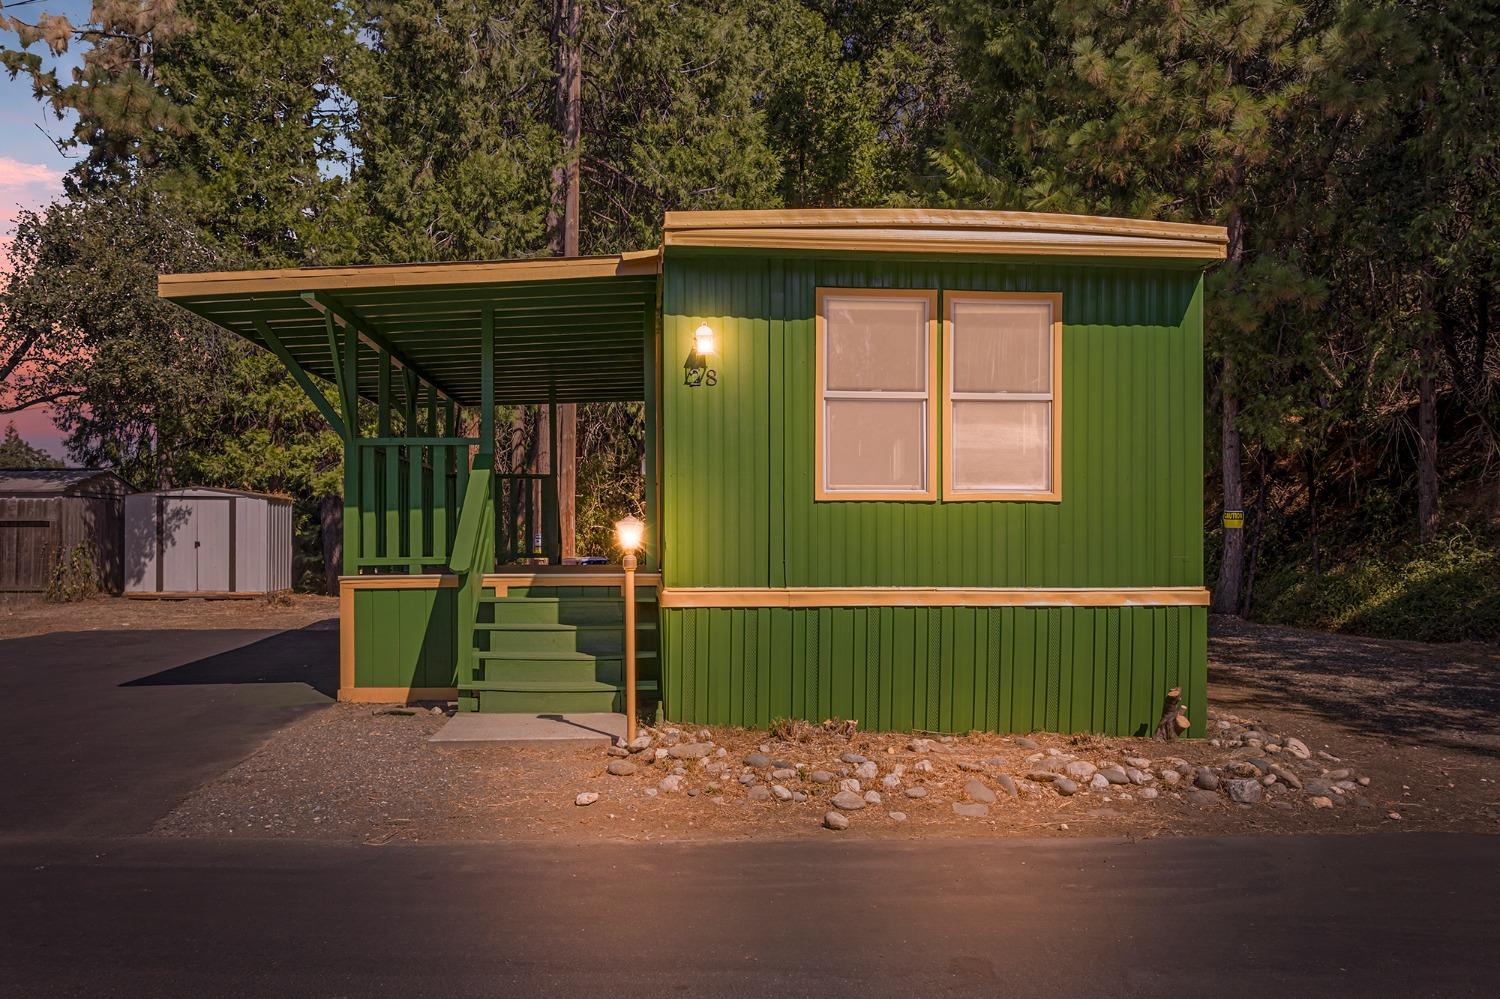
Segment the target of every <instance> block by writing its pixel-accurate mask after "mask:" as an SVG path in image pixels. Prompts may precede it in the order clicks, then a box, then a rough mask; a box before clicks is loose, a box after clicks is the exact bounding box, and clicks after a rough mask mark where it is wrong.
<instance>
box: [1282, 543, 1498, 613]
mask: <svg viewBox="0 0 1500 999" xmlns="http://www.w3.org/2000/svg"><path fill="white" fill-rule="evenodd" d="M1302 554H1303V557H1302V558H1297V559H1289V560H1287V561H1285V562H1283V563H1282V564H1281V565H1280V566H1278V567H1277V568H1276V569H1275V570H1274V571H1273V572H1271V573H1269V574H1268V575H1267V576H1266V577H1265V580H1264V582H1263V583H1261V584H1260V586H1261V592H1260V594H1259V603H1258V608H1259V609H1258V614H1257V616H1258V617H1260V618H1263V619H1264V620H1267V621H1276V622H1280V623H1283V624H1294V625H1301V626H1304V627H1314V628H1324V629H1328V630H1331V631H1343V632H1349V633H1351V634H1357V635H1371V636H1375V637H1380V638H1409V639H1415V640H1418V641H1424V642H1451V641H1461V640H1465V639H1470V640H1475V641H1489V642H1493V641H1500V546H1497V545H1496V544H1495V543H1494V541H1493V539H1486V538H1485V537H1484V536H1483V535H1481V534H1479V533H1477V532H1474V531H1470V530H1466V529H1464V528H1462V527H1456V528H1454V529H1451V530H1450V531H1448V532H1447V533H1445V534H1444V535H1441V536H1439V538H1438V539H1437V540H1436V541H1434V542H1433V543H1432V544H1429V545H1425V546H1421V547H1415V546H1398V547H1395V548H1391V549H1386V548H1383V547H1381V546H1379V545H1362V546H1360V547H1359V548H1358V549H1355V550H1354V551H1353V552H1351V555H1350V558H1349V559H1348V560H1347V561H1345V562H1341V563H1339V564H1338V565H1336V566H1334V567H1332V568H1331V569H1330V570H1329V571H1327V572H1325V573H1323V574H1322V575H1314V574H1313V573H1312V571H1311V568H1310V565H1309V563H1308V561H1307V559H1306V557H1305V552H1303V553H1302Z"/></svg>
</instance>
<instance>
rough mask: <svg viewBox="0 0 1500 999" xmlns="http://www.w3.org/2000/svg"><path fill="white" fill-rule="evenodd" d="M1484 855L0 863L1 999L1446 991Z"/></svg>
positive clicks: (1196, 843)
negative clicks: (8, 998)
mask: <svg viewBox="0 0 1500 999" xmlns="http://www.w3.org/2000/svg"><path fill="white" fill-rule="evenodd" d="M1497 897H1500V839H1496V838H1485V837H1479V836H1447V837H1444V836H1439V835H1429V834H1408V835H1400V834H1390V835H1381V836H1367V837H1324V838H1316V837H1307V838H1296V839H1271V838H1265V839H1239V840H1212V839H1199V840H1156V841H1150V842H1145V843H1123V842H1115V841H1078V840H1071V841H1060V840H1054V841H1041V842H1005V843H929V844H920V845H888V844H874V843H861V842H856V841H852V840H843V841H840V840H836V839H834V838H833V837H831V836H830V838H829V840H828V841H824V842H814V843H800V844H765V843H735V844H721V845H711V846H683V845H678V846H671V845H644V846H641V845H636V846H624V845H622V846H586V847H555V846H399V847H398V846H386V847H360V846H332V845H314V844H289V843H261V844H245V843H242V844H223V843H216V844H204V843H184V842H164V841H160V840H151V841H148V840H141V839H137V840H131V841H124V842H115V843H99V842H96V843H91V844H62V843H52V844H39V843H31V844H27V845H24V846H20V847H17V848H15V849H10V850H6V851H4V853H3V855H0V898H3V899H4V900H5V901H4V904H3V905H0V982H5V983H7V992H8V994H11V995H18V996H19V995H25V996H36V997H46V996H94V995H97V996H128V995H151V996H158V997H169V996H193V997H201V996H214V997H215V999H233V997H239V996H267V995H276V996H361V997H363V996H402V997H413V999H416V997H422V996H433V997H442V999H460V997H464V996H508V995H514V996H547V995H558V996H581V995H618V996H635V995H641V996H651V997H661V996H672V995H688V996H693V997H703V999H718V997H731V996H771V995H775V996H786V997H795V996H818V997H827V996H838V995H848V996H861V997H868V996H887V995H889V996H928V995H939V994H944V995H984V996H1009V995H1018V996H1032V995H1058V996H1134V995H1140V996H1150V997H1152V999H1160V997H1162V996H1178V995H1181V996H1203V995H1213V996H1216V997H1221V996H1255V997H1257V999H1261V997H1265V996H1275V997H1277V999H1282V997H1291V996H1361V997H1367V996H1445V997H1453V996H1469V995H1474V996H1478V995H1493V994H1494V991H1493V990H1494V983H1495V981H1496V980H1497V977H1500V954H1497V948H1500V914H1497V913H1500V909H1497V906H1496V904H1495V899H1496V898H1497Z"/></svg>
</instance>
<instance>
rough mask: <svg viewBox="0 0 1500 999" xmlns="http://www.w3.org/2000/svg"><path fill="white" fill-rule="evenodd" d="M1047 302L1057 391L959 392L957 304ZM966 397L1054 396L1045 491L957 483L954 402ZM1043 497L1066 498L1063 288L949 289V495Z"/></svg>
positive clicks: (950, 498)
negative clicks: (962, 486) (955, 344)
mask: <svg viewBox="0 0 1500 999" xmlns="http://www.w3.org/2000/svg"><path fill="white" fill-rule="evenodd" d="M985 301H989V302H996V301H1000V302H1046V303H1048V304H1049V305H1050V306H1051V307H1052V324H1051V326H1052V331H1051V332H1052V392H1051V394H1050V395H1048V394H1046V393H1027V392H957V393H956V392H954V391H953V355H954V350H953V335H954V321H953V315H954V306H955V305H958V304H959V303H962V302H985ZM955 399H957V400H958V401H959V402H962V401H964V400H966V399H975V400H987V399H992V400H1013V401H1016V402H1025V401H1044V400H1045V401H1048V402H1050V403H1051V404H1052V420H1051V432H1052V440H1051V455H1050V457H1051V459H1052V460H1051V467H1050V469H1049V470H1048V476H1047V478H1048V483H1047V485H1048V488H1047V489H1046V490H1044V491H1040V492H1038V491H1023V490H976V489H964V490H960V489H957V488H955V487H954V484H953V440H954V437H953V402H954V400H955ZM975 500H982V501H987V502H995V501H1012V502H1034V503H1035V502H1042V503H1057V502H1060V501H1061V500H1062V295H1061V294H1060V293H1058V292H1035V291H1026V292H1013V291H958V292H944V293H943V501H944V502H945V503H947V502H968V501H975Z"/></svg>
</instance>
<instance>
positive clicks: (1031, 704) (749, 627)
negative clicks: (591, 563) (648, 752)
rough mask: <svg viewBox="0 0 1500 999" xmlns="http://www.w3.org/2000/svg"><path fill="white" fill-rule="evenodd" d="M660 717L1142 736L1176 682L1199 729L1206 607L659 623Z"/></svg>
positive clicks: (690, 614)
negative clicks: (853, 722)
mask: <svg viewBox="0 0 1500 999" xmlns="http://www.w3.org/2000/svg"><path fill="white" fill-rule="evenodd" d="M661 618H662V626H663V629H664V631H663V635H662V644H663V647H664V648H666V649H670V650H671V654H670V655H669V656H668V657H667V658H666V659H665V661H664V663H663V697H664V710H665V711H666V714H667V717H669V718H672V719H676V720H680V721H686V722H693V723H699V724H717V725H743V726H750V727H762V728H763V727H765V726H767V725H768V724H769V723H770V722H771V720H772V719H774V718H780V717H796V718H812V719H822V718H856V719H859V721H860V722H861V724H862V725H863V727H865V728H867V729H871V730H897V731H911V730H924V731H933V732H967V731H970V730H974V729H979V730H985V731H995V732H1031V731H1037V730H1042V729H1045V730H1049V731H1057V732H1107V733H1111V734H1115V735H1141V734H1146V733H1147V732H1149V731H1150V730H1151V728H1152V727H1153V726H1154V725H1155V724H1156V721H1157V718H1158V717H1159V715H1160V713H1161V705H1162V698H1163V696H1164V695H1165V693H1166V691H1167V690H1168V688H1170V687H1174V686H1181V687H1182V690H1183V703H1184V705H1186V707H1187V709H1188V714H1189V717H1190V718H1192V720H1193V726H1194V727H1193V732H1192V734H1193V735H1195V736H1197V735H1202V734H1203V722H1204V714H1205V706H1206V691H1205V689H1204V678H1205V672H1206V667H1205V664H1206V658H1205V657H1206V643H1207V637H1206V628H1207V622H1208V613H1207V610H1206V609H1205V608H1202V607H1128V608H1119V607H1110V608H1102V607H1055V608H1042V609H1038V608H1026V607H934V608H905V607H871V608H818V609H806V610H803V609H795V610H794V609H786V608H758V609H725V608H712V609H691V610H663V611H662V612H661Z"/></svg>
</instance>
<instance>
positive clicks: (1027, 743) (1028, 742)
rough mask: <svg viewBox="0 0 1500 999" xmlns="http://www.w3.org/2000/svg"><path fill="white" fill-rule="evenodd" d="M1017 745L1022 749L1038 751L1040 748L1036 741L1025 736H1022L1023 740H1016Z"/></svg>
mask: <svg viewBox="0 0 1500 999" xmlns="http://www.w3.org/2000/svg"><path fill="white" fill-rule="evenodd" d="M1016 745H1018V746H1020V747H1021V748H1022V749H1037V748H1038V746H1037V743H1036V740H1035V739H1028V738H1026V737H1024V736H1022V737H1021V738H1019V739H1017V740H1016Z"/></svg>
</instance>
